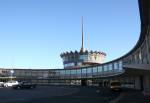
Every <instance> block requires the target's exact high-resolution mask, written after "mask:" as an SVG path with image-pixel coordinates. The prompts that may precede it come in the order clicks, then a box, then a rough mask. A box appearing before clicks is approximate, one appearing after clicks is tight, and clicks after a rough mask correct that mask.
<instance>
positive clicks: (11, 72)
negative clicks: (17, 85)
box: [10, 70, 14, 81]
mask: <svg viewBox="0 0 150 103" xmlns="http://www.w3.org/2000/svg"><path fill="white" fill-rule="evenodd" d="M13 73H14V70H11V71H10V78H11V81H12V76H13Z"/></svg>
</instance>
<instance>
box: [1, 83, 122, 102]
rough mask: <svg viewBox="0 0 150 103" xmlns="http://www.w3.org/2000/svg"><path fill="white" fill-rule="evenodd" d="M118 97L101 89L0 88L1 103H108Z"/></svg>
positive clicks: (61, 87)
mask: <svg viewBox="0 0 150 103" xmlns="http://www.w3.org/2000/svg"><path fill="white" fill-rule="evenodd" d="M118 95H119V93H114V92H113V93H112V92H110V91H109V90H107V89H102V88H99V87H78V86H38V87H37V88H35V89H31V90H13V89H11V88H0V103H108V102H109V101H110V100H112V99H113V98H115V97H117V96H118Z"/></svg>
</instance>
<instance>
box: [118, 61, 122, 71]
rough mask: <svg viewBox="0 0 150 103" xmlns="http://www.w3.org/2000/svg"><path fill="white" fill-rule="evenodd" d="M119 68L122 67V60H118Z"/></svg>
mask: <svg viewBox="0 0 150 103" xmlns="http://www.w3.org/2000/svg"><path fill="white" fill-rule="evenodd" d="M119 69H122V61H119Z"/></svg>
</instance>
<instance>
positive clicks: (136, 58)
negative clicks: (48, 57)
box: [0, 0, 150, 92]
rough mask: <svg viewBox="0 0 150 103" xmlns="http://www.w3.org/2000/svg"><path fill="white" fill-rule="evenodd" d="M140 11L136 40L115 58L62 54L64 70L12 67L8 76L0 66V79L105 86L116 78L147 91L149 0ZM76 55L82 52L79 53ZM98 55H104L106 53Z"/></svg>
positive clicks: (143, 0) (149, 79) (149, 78)
mask: <svg viewBox="0 0 150 103" xmlns="http://www.w3.org/2000/svg"><path fill="white" fill-rule="evenodd" d="M139 11H140V18H141V32H140V37H139V40H138V41H137V44H136V45H135V46H134V47H133V49H132V50H131V51H129V52H128V53H127V54H125V55H123V56H122V57H120V58H118V59H115V60H112V61H110V62H107V63H96V62H94V63H93V61H92V63H91V62H89V63H88V62H86V61H84V60H82V61H81V59H75V60H74V61H72V62H70V61H69V62H68V61H67V60H66V59H64V58H65V57H67V56H68V54H66V53H65V54H63V53H62V54H61V57H62V58H63V63H64V68H65V69H13V70H14V73H13V76H12V77H10V73H11V72H10V71H11V69H9V68H8V69H7V68H0V80H1V81H8V80H9V79H10V78H12V79H15V80H30V81H32V82H34V83H37V84H55V85H81V84H82V83H86V84H87V85H98V84H102V85H108V84H109V81H111V80H119V81H120V82H121V83H122V84H123V85H124V86H126V87H128V88H135V89H139V90H142V91H145V92H147V91H150V1H149V0H139ZM81 52H82V51H81ZM84 52H86V51H84ZM72 54H73V55H74V54H75V52H73V53H69V55H71V56H72ZM83 54H84V53H83ZM87 54H89V52H88V53H87ZM99 54H101V52H100V53H99ZM77 55H82V53H80V52H78V54H77ZM81 57H82V56H81ZM81 57H79V58H81ZM87 57H88V56H87ZM87 57H85V58H87ZM101 57H105V53H103V54H102V55H101ZM102 59H103V58H102ZM85 60H89V59H85ZM79 61H80V62H79ZM68 63H70V64H68ZM71 63H74V64H71ZM74 66H76V67H74Z"/></svg>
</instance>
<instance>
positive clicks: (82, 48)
mask: <svg viewBox="0 0 150 103" xmlns="http://www.w3.org/2000/svg"><path fill="white" fill-rule="evenodd" d="M80 52H84V33H83V16H82V45H81V50H80Z"/></svg>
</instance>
